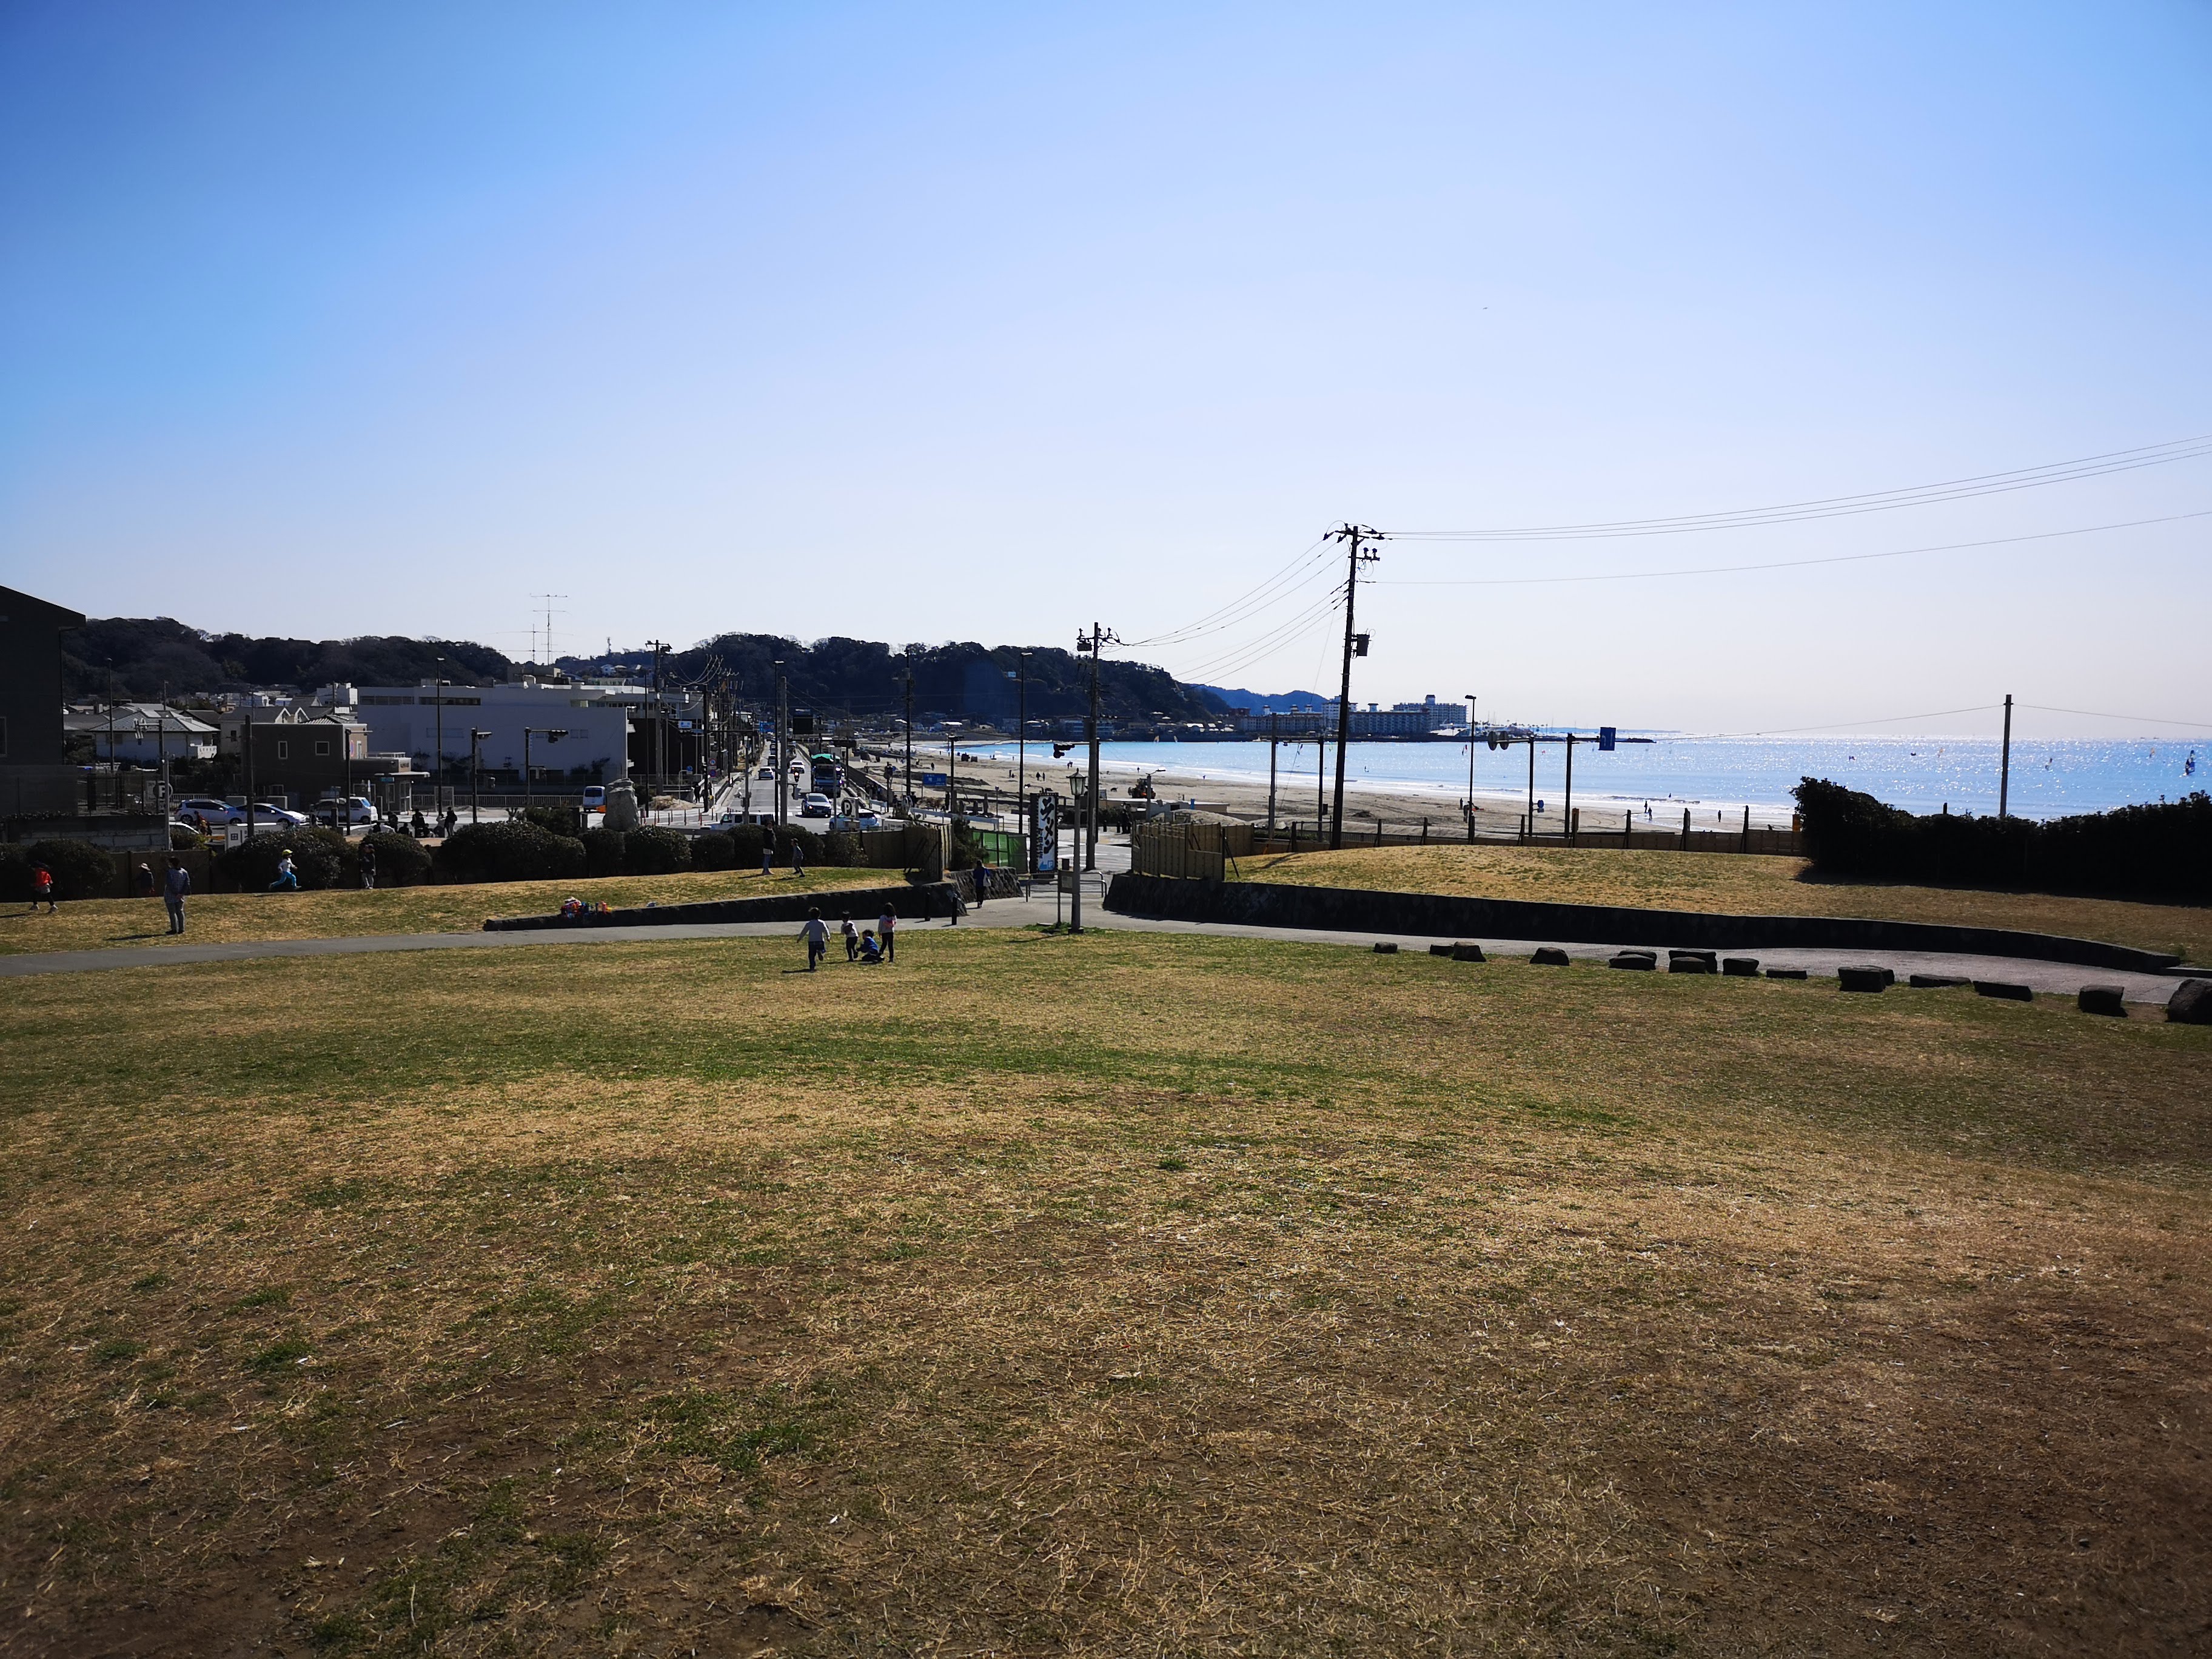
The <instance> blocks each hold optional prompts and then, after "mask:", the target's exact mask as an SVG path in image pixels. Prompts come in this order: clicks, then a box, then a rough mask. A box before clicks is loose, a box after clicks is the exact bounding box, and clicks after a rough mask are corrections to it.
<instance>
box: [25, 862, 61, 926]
mask: <svg viewBox="0 0 2212 1659" xmlns="http://www.w3.org/2000/svg"><path fill="white" fill-rule="evenodd" d="M42 903H43V904H44V905H45V906H46V914H47V915H53V914H54V911H55V908H56V906H55V904H54V872H52V871H51V870H49V869H47V868H46V866H45V865H43V864H34V865H33V866H31V908H32V910H33V912H34V913H35V912H36V911H37V909H38V908H39V906H40V904H42Z"/></svg>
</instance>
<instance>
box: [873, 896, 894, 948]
mask: <svg viewBox="0 0 2212 1659" xmlns="http://www.w3.org/2000/svg"><path fill="white" fill-rule="evenodd" d="M876 937H877V938H878V939H881V940H882V941H883V945H884V961H885V962H896V961H897V960H898V950H897V940H898V912H897V911H896V910H894V909H893V908H891V907H890V904H889V903H888V902H886V903H885V904H884V913H883V915H879V916H878V917H877V918H876Z"/></svg>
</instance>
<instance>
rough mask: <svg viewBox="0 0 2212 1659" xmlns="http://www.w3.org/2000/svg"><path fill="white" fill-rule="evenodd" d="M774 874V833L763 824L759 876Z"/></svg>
mask: <svg viewBox="0 0 2212 1659" xmlns="http://www.w3.org/2000/svg"><path fill="white" fill-rule="evenodd" d="M761 874H763V875H764V876H772V875H774V874H775V831H774V830H772V829H769V827H768V825H766V824H763V825H761Z"/></svg>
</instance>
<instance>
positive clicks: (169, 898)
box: [161, 855, 192, 933]
mask: <svg viewBox="0 0 2212 1659" xmlns="http://www.w3.org/2000/svg"><path fill="white" fill-rule="evenodd" d="M191 890H192V872H191V871H189V870H187V869H185V861H184V860H182V859H180V858H178V857H176V856H174V855H171V857H170V860H169V867H168V870H167V872H165V873H164V874H163V875H162V877H161V902H162V903H164V904H166V905H167V906H168V907H169V931H170V932H171V933H183V932H184V931H185V894H187V893H189V892H191Z"/></svg>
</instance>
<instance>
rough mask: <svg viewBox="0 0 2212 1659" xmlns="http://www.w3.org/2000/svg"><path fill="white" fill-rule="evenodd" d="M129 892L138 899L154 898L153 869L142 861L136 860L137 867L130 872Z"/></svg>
mask: <svg viewBox="0 0 2212 1659" xmlns="http://www.w3.org/2000/svg"><path fill="white" fill-rule="evenodd" d="M131 891H132V892H134V893H136V894H137V896H139V897H140V898H151V897H153V896H154V872H153V868H152V866H149V864H148V863H147V862H146V860H143V859H141V860H138V867H137V869H136V870H133V871H132V872H131Z"/></svg>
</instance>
